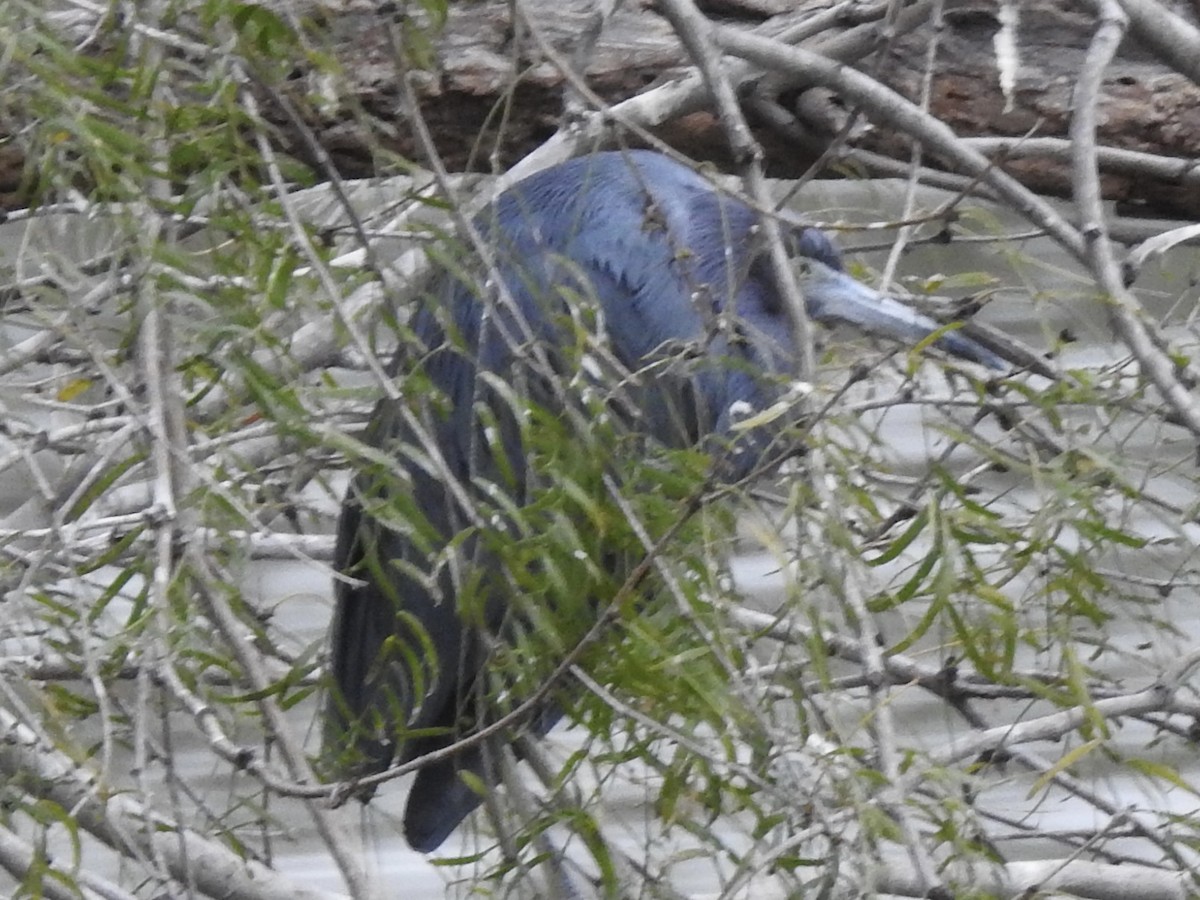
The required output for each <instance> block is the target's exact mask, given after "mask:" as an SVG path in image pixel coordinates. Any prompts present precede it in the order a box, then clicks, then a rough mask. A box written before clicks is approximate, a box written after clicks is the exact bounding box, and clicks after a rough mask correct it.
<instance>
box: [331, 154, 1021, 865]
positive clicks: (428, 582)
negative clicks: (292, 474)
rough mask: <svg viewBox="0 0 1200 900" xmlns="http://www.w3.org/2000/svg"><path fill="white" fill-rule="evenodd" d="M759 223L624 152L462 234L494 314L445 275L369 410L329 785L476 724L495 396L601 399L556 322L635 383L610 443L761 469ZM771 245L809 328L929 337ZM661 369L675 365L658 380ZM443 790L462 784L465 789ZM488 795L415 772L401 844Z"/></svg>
mask: <svg viewBox="0 0 1200 900" xmlns="http://www.w3.org/2000/svg"><path fill="white" fill-rule="evenodd" d="M758 221H759V216H758V214H757V213H756V212H755V211H754V210H752V209H751V208H750V207H748V206H747V205H745V204H744V203H742V202H740V201H739V200H737V199H735V198H733V197H732V196H730V195H728V194H726V193H724V192H721V191H719V190H717V189H715V188H714V187H713V185H712V184H711V183H710V182H709V181H708V180H706V179H705V178H704V177H702V176H701V175H699V174H697V173H696V172H695V171H693V170H692V169H690V168H688V167H687V166H685V165H682V164H680V163H678V162H674V161H673V160H671V159H669V158H667V157H666V156H663V155H661V154H658V153H653V152H648V151H637V150H635V151H625V152H608V153H597V154H594V155H591V156H587V157H582V158H579V159H574V160H571V161H570V162H566V163H563V164H561V165H557V166H554V167H552V168H549V169H546V170H544V171H542V172H539V173H537V174H535V175H533V176H531V177H530V178H528V179H526V180H525V181H522V182H520V183H519V184H517V185H516V186H515V187H513V188H511V189H510V190H508V191H507V192H506V193H504V194H503V195H502V196H501V197H500V198H499V200H498V201H497V202H496V203H495V204H494V205H493V206H492V207H491V208H490V209H489V210H487V211H485V212H484V213H483V214H481V215H480V216H479V217H478V219H477V221H476V225H477V227H478V229H479V231H480V233H481V234H482V235H483V237H484V238H485V240H486V241H487V242H488V244H489V245H490V246H491V247H492V248H493V249H494V253H495V261H494V265H495V268H494V270H493V276H494V277H495V276H498V277H499V279H501V280H502V281H503V287H504V288H505V289H506V292H507V296H504V292H499V293H500V294H501V296H499V298H493V299H485V297H487V296H491V295H493V294H496V293H498V292H497V290H496V289H497V287H498V285H497V284H496V283H495V282H494V281H493V282H492V283H491V284H490V285H489V284H487V283H483V284H481V283H480V281H478V280H476V281H474V282H472V281H471V280H470V279H467V278H465V277H463V275H462V271H461V268H460V269H458V271H456V272H455V273H454V274H451V273H450V272H449V271H447V273H445V274H444V275H443V276H442V278H441V281H440V286H439V287H438V288H437V289H436V290H435V291H433V292H432V293H431V295H430V297H429V298H428V299H427V300H425V301H424V302H422V303H421V304H419V305H418V308H417V310H416V311H415V312H414V313H413V315H412V317H411V319H410V320H409V322H408V327H409V328H410V329H411V332H412V340H411V341H410V345H409V346H408V347H405V348H402V349H401V351H400V353H399V356H398V361H397V363H396V364H395V367H396V368H397V369H399V368H403V369H404V371H405V373H406V375H408V376H409V377H410V380H408V381H406V382H405V384H406V385H416V384H418V383H420V384H421V385H423V388H422V391H421V392H422V393H423V394H424V396H420V397H411V396H405V397H404V398H403V399H402V400H385V401H383V402H381V403H380V404H379V406H378V407H377V409H376V410H375V413H374V416H373V419H372V421H371V424H370V427H369V429H368V436H367V439H366V441H367V443H368V444H369V445H371V446H372V447H374V448H375V449H376V450H377V451H378V452H377V453H376V456H375V460H374V462H372V463H370V464H366V465H364V467H363V468H362V469H361V470H360V471H359V472H358V474H357V475H356V477H355V479H354V481H353V483H352V485H351V487H350V489H349V492H348V494H347V497H346V501H345V504H344V507H343V510H342V516H341V521H340V523H339V527H338V540H337V550H336V555H335V562H334V565H335V567H336V569H337V570H338V571H339V572H340V573H341V577H339V579H338V581H337V584H336V594H337V609H336V612H335V616H334V620H333V628H332V660H331V671H332V681H333V687H332V690H331V695H330V702H329V704H328V708H327V711H326V720H325V745H326V750H325V753H326V758H327V759H332V760H333V761H332V762H331V764H330V769H331V773H332V774H333V775H335V776H337V777H345V778H352V777H361V776H363V775H367V774H371V773H375V772H379V771H382V770H384V769H386V768H387V767H388V766H389V765H391V764H392V763H393V762H400V763H404V762H408V761H411V760H414V759H417V758H418V757H420V756H422V755H424V754H427V753H429V752H431V751H437V750H442V749H444V748H446V747H449V746H450V745H452V744H453V743H454V742H455V741H456V740H458V739H460V738H462V737H463V736H464V735H468V734H470V733H472V731H474V730H476V729H477V728H478V727H480V724H481V723H487V722H488V721H490V720H494V718H495V716H496V715H497V713H496V712H495V711H494V710H489V709H488V708H487V706H488V702H489V701H488V700H486V699H484V692H483V691H482V690H481V689H480V684H481V681H480V679H481V673H482V671H483V670H484V668H485V664H486V661H487V658H488V652H489V651H488V650H487V645H488V643H489V633H490V635H491V636H495V635H497V634H502V633H503V628H502V625H501V622H502V620H503V618H504V616H505V613H506V612H507V611H508V607H509V606H510V602H509V601H510V600H511V599H512V598H511V597H508V598H507V599H506V596H505V588H504V586H503V584H502V582H503V579H502V578H500V577H498V576H496V577H495V578H494V581H495V582H496V586H495V588H494V589H493V592H492V596H490V597H489V599H488V600H487V603H486V610H485V612H484V613H483V615H482V617H481V618H482V621H476V622H472V623H467V622H464V621H463V618H462V615H461V610H460V609H459V607H458V604H457V603H456V591H457V590H458V589H459V586H461V584H462V583H463V579H464V578H470V577H471V576H470V574H469V573H468V574H464V572H463V568H464V566H465V567H466V568H468V569H469V568H470V567H472V566H474V567H476V568H478V567H479V566H484V567H488V566H491V567H493V568H494V567H496V566H497V565H498V564H499V563H498V562H497V560H496V559H495V557H494V556H491V557H490V556H489V555H488V553H487V552H483V551H480V549H479V547H478V546H474V548H473V549H472V543H471V537H470V534H471V529H472V526H473V524H476V522H475V520H474V519H473V518H472V516H473V514H474V513H473V511H472V509H471V507H472V505H473V504H475V503H477V502H480V501H483V500H486V499H488V496H487V495H488V493H489V491H491V492H492V495H493V496H492V498H491V499H492V502H493V506H492V508H496V507H495V504H494V492H495V490H496V489H497V486H502V487H501V490H502V491H503V492H504V493H505V494H506V495H507V496H508V497H509V498H510V499H511V502H512V503H513V504H515V505H516V506H518V507H519V506H520V504H521V503H522V502H523V501H524V499H525V497H524V493H525V490H526V477H527V474H528V473H527V472H526V471H525V462H526V457H525V453H524V448H523V447H522V442H521V437H520V427H519V425H518V423H517V422H516V420H515V419H514V418H513V416H514V413H513V412H512V404H511V399H506V398H505V397H504V396H503V393H504V392H503V389H502V388H501V387H498V386H497V384H496V381H497V379H496V376H499V379H500V380H501V381H502V382H503V385H505V386H507V387H508V388H509V389H512V390H520V389H523V390H527V391H529V392H532V393H533V394H536V395H537V396H535V397H533V398H532V399H533V400H535V401H536V402H540V403H545V404H548V405H551V406H554V405H555V404H560V405H561V404H563V403H565V402H568V401H565V400H563V399H562V397H561V394H558V395H556V393H555V389H554V387H553V384H552V381H553V377H554V375H555V374H556V373H557V375H558V376H559V382H560V383H561V381H563V380H564V379H569V378H570V377H571V376H572V375H573V374H574V375H576V376H578V375H580V374H582V375H583V376H584V380H585V381H587V380H588V379H590V380H591V382H592V383H596V382H598V381H602V380H603V378H604V374H603V372H601V371H592V372H584V371H582V370H584V369H587V368H588V364H587V362H586V361H584V360H581V359H576V363H577V364H578V363H582V365H577V368H576V371H575V372H574V373H572V372H564V371H562V370H563V367H564V365H565V363H564V361H563V360H564V359H565V358H566V357H563V356H562V355H561V354H556V349H557V348H558V347H560V346H561V345H562V344H564V343H565V342H567V341H568V340H572V341H573V340H576V336H575V332H574V331H572V330H571V329H572V328H573V327H574V326H573V325H572V324H571V323H572V322H573V321H576V320H573V319H572V315H575V316H576V317H578V309H577V308H576V307H578V306H579V305H584V306H587V305H589V304H590V307H591V308H592V309H593V310H594V317H593V319H592V320H591V321H592V322H593V324H594V325H595V327H596V329H597V330H598V331H599V332H600V333H601V334H602V338H603V339H604V340H606V346H607V347H608V348H609V350H610V351H611V354H612V356H613V357H615V358H616V360H618V361H619V364H620V367H623V369H624V370H625V373H626V375H627V376H629V373H640V378H634V377H627V378H626V379H625V380H626V381H627V382H628V383H629V384H630V385H634V387H630V388H629V391H628V392H627V393H626V394H625V399H624V404H625V408H626V410H627V411H630V412H631V414H632V415H631V418H630V421H631V422H632V423H633V424H632V425H631V426H630V427H632V428H635V429H640V430H641V431H642V432H643V433H644V434H646V435H647V436H648V437H649V438H651V439H653V440H655V441H658V442H659V443H661V444H662V445H665V446H667V447H676V448H678V447H688V446H693V447H701V448H704V449H709V448H712V450H713V453H714V454H715V455H716V456H717V457H719V459H718V460H717V466H718V470H719V473H720V476H721V477H722V478H724V479H726V480H736V479H739V478H741V477H743V476H745V475H746V474H748V473H749V472H750V471H751V470H753V469H754V468H755V467H756V465H757V464H759V463H760V462H761V461H763V454H764V450H765V449H766V447H767V446H768V445H770V443H771V440H772V434H771V429H770V428H768V427H755V428H749V429H746V428H738V427H737V423H738V422H739V421H745V419H746V418H747V416H750V415H753V413H754V412H756V411H761V410H763V409H766V408H767V407H769V406H770V405H771V404H773V403H775V402H776V401H777V400H778V399H779V398H780V397H781V396H782V395H783V392H784V391H785V390H786V385H787V382H788V380H789V376H791V377H792V378H794V376H795V374H796V362H795V360H796V356H795V352H794V338H793V334H792V330H793V329H792V324H791V319H790V318H789V315H788V312H787V310H786V309H785V307H784V304H783V302H782V300H781V297H780V292H779V290H778V289H777V287H776V283H775V280H774V276H773V271H772V268H771V265H770V263H769V260H768V259H767V257H766V254H765V253H764V252H763V251H764V247H763V244H762V241H761V240H759V239H758V233H759V230H758V228H757V222H758ZM785 232H786V235H787V240H788V241H789V244H790V247H791V249H792V250H793V251H794V252H795V255H796V256H797V257H799V264H798V266H797V268H798V270H799V283H800V285H801V287H802V290H803V294H804V298H805V302H806V305H807V309H808V315H809V316H810V317H811V318H812V319H814V320H816V321H818V322H822V323H839V322H841V323H848V324H850V325H853V326H856V327H858V328H860V329H863V330H866V331H869V332H873V333H876V334H882V335H887V336H890V337H892V338H894V339H898V340H900V341H906V342H915V341H919V340H921V339H923V338H926V337H928V336H929V335H930V334H932V333H933V332H935V331H937V330H938V328H939V326H938V324H937V323H936V322H934V321H932V320H930V319H928V318H925V317H924V316H921V315H919V314H918V313H916V312H914V311H912V310H910V309H909V308H907V307H905V306H903V305H902V304H900V303H898V302H897V301H895V300H893V299H891V298H888V297H884V296H882V295H880V294H879V293H877V292H875V291H872V290H870V289H869V288H867V287H865V286H863V285H862V284H860V283H859V282H857V281H855V280H854V279H852V278H851V277H850V276H848V275H847V274H846V273H845V272H844V271H843V266H842V260H841V255H840V253H839V252H838V250H837V249H836V248H835V246H834V245H833V243H832V242H831V241H830V239H829V238H828V237H827V236H826V235H825V234H824V233H823V232H821V231H819V230H817V229H815V228H805V227H793V226H789V227H788V228H786V229H785ZM447 268H448V269H449V268H450V266H448V267H447ZM935 345H936V346H937V347H939V348H941V349H942V350H944V351H946V352H948V353H951V354H953V355H956V356H959V357H962V358H965V359H967V360H971V361H973V362H976V363H980V364H982V365H984V366H987V367H990V368H996V369H999V368H1003V363H1002V362H1001V361H1000V360H999V359H998V358H997V357H996V356H995V355H994V354H992V353H991V352H990V351H989V350H987V349H986V348H984V347H983V346H981V345H980V344H978V343H976V342H975V341H973V340H971V339H969V338H966V337H964V336H962V335H960V334H956V333H953V332H950V333H945V334H942V335H940V336H939V337H938V338H937V339H936V341H935ZM678 359H684V360H687V361H689V362H688V363H687V364H686V365H682V366H675V367H674V368H672V366H671V365H670V362H671V360H678ZM547 360H549V362H547ZM547 366H549V369H548V368H547ZM592 368H593V369H595V368H597V367H596V366H594V364H593V366H592ZM413 373H417V375H419V376H421V377H423V379H424V381H420V382H418V381H417V380H411V379H412V376H413ZM681 373H682V374H681ZM394 374H395V373H394ZM576 381H578V378H577V379H576ZM639 385H640V386H639ZM616 405H618V406H619V405H620V404H619V403H618V404H616ZM497 434H498V435H499V436H498V438H497ZM767 461H768V462H769V460H767ZM389 470H390V471H389ZM398 493H402V494H403V495H404V496H403V497H400V498H397V496H396V495H397V494H398ZM448 547H453V548H455V550H454V552H455V553H457V554H458V555H457V556H456V557H455V556H454V555H453V553H451V554H449V555H448V554H447V548H448ZM435 557H437V558H438V559H439V562H438V563H436V564H435V563H433V562H432V561H431V560H433V559H434V558H435ZM451 559H454V560H457V563H456V564H455V563H452V562H448V560H451ZM602 564H606V565H612V564H614V563H613V562H612V560H611V559H609V558H608V557H605V559H604V560H603V561H602ZM489 574H491V575H494V574H495V573H494V572H489V571H484V572H482V573H481V572H478V571H477V572H475V575H476V576H479V575H482V576H483V577H484V578H485V579H486V578H488V577H489ZM558 717H559V711H558V708H557V707H555V706H552V705H550V704H547V705H546V707H545V708H544V709H543V710H542V711H541V713H540V715H539V716H538V717H536V720H535V721H534V722H532V723H527V728H528V730H529V731H531V732H533V733H535V734H539V735H540V734H544V733H545V732H546V731H547V730H549V728H550V727H551V726H552V725H553V724H554V722H555V720H556V719H557V718H558ZM493 755H494V754H493ZM462 772H468V773H472V774H473V775H474V776H475V779H474V780H475V785H474V786H472V785H471V784H469V783H468V781H470V780H471V779H468V780H467V781H464V780H463V779H462V778H461V777H460V773H462ZM496 781H497V775H496V774H495V771H494V765H493V762H492V761H489V757H488V754H487V753H485V751H484V749H483V748H481V747H480V746H478V745H476V746H474V747H471V748H469V749H466V750H463V751H461V752H459V753H457V754H454V755H450V756H448V757H446V758H443V759H441V760H439V761H436V762H433V763H431V764H428V765H426V766H424V767H422V768H420V769H419V771H418V772H417V776H416V780H415V783H414V785H413V788H412V791H411V793H410V795H409V798H408V802H407V808H406V811H405V817H404V827H405V835H406V838H407V840H408V842H409V843H410V844H411V845H412V846H413V847H414V848H415V849H417V850H420V851H424V852H428V851H431V850H433V849H435V848H437V847H438V846H439V845H440V844H441V843H442V842H443V841H444V840H445V839H446V837H448V836H449V834H450V833H451V832H452V831H453V830H454V829H455V828H456V827H457V826H458V824H459V823H460V822H461V821H462V820H463V818H464V817H465V816H467V815H468V814H469V813H470V812H471V811H472V810H473V809H474V808H475V807H476V806H477V805H478V804H479V802H480V799H481V798H480V795H479V792H478V787H479V785H481V784H482V785H493V784H495V783H496Z"/></svg>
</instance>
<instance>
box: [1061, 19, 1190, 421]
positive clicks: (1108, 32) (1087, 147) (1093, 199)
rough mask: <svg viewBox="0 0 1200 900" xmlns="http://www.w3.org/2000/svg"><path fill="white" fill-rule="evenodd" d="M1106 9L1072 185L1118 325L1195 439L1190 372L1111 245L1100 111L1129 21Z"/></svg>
mask: <svg viewBox="0 0 1200 900" xmlns="http://www.w3.org/2000/svg"><path fill="white" fill-rule="evenodd" d="M1101 8H1102V14H1101V18H1100V25H1099V27H1098V28H1097V29H1096V34H1095V36H1094V37H1093V39H1092V44H1091V46H1090V47H1089V48H1088V53H1087V56H1086V57H1085V59H1084V66H1083V69H1082V70H1081V72H1080V73H1079V79H1078V81H1077V83H1076V87H1075V102H1074V109H1075V112H1074V114H1073V115H1072V117H1071V125H1070V130H1069V135H1070V138H1071V143H1072V147H1073V149H1074V154H1073V157H1074V160H1073V164H1072V181H1073V183H1074V186H1075V204H1076V206H1077V207H1078V208H1079V220H1080V223H1081V225H1082V233H1083V236H1084V238H1085V240H1086V242H1087V248H1086V249H1087V255H1086V259H1085V261H1086V262H1087V263H1088V265H1089V267H1090V268H1091V270H1092V273H1093V274H1094V275H1095V277H1096V280H1097V281H1099V282H1100V286H1101V287H1102V288H1103V289H1104V290H1105V292H1106V293H1107V294H1108V295H1109V298H1110V300H1111V310H1110V312H1111V315H1112V318H1113V321H1114V324H1115V325H1116V326H1117V329H1118V331H1119V332H1120V333H1121V336H1122V337H1123V338H1124V339H1125V341H1126V342H1127V343H1128V344H1129V345H1130V348H1131V349H1132V350H1133V352H1134V355H1135V356H1136V357H1137V359H1138V362H1139V363H1141V365H1142V368H1143V369H1144V370H1146V372H1147V374H1148V375H1149V377H1150V380H1151V381H1153V382H1154V384H1155V386H1156V387H1157V388H1158V389H1159V391H1160V392H1162V394H1163V395H1164V396H1165V397H1166V399H1167V402H1168V403H1170V404H1171V406H1172V407H1173V408H1174V409H1175V411H1176V412H1177V413H1178V414H1179V415H1180V417H1181V418H1182V420H1183V424H1185V425H1186V426H1187V427H1188V428H1189V429H1190V430H1191V431H1192V432H1193V433H1195V434H1200V403H1197V401H1196V398H1195V397H1194V396H1193V395H1192V393H1191V391H1189V390H1188V389H1187V388H1186V387H1184V385H1183V383H1182V382H1181V380H1180V375H1188V374H1189V373H1188V372H1187V370H1186V368H1185V369H1184V371H1183V372H1177V371H1176V366H1175V364H1174V363H1173V362H1172V361H1171V359H1170V358H1169V357H1168V356H1167V355H1166V354H1165V353H1163V352H1162V351H1161V350H1159V348H1158V347H1157V346H1155V343H1156V336H1155V335H1153V334H1151V332H1150V330H1149V329H1148V328H1147V326H1146V323H1145V321H1144V313H1143V311H1142V309H1141V305H1140V304H1139V303H1138V301H1137V299H1136V298H1135V297H1134V296H1133V295H1132V294H1131V293H1130V292H1129V291H1128V290H1127V289H1126V287H1125V285H1124V282H1123V279H1122V274H1121V267H1120V266H1119V265H1118V264H1117V261H1116V258H1115V256H1114V254H1113V248H1112V243H1111V242H1110V241H1109V239H1108V233H1107V230H1106V226H1105V221H1104V206H1103V200H1102V196H1101V192H1100V173H1099V170H1098V168H1097V163H1096V126H1097V122H1096V111H1097V108H1098V106H1099V102H1100V93H1101V90H1102V87H1103V80H1104V72H1105V70H1106V69H1107V68H1108V64H1109V62H1110V61H1111V60H1112V57H1113V56H1114V55H1115V54H1116V51H1117V47H1118V46H1119V45H1120V43H1121V39H1122V37H1123V36H1124V33H1125V25H1126V24H1127V20H1126V18H1125V15H1124V13H1122V12H1121V7H1120V6H1119V5H1118V4H1117V3H1116V0H1103V4H1102V7H1101ZM1192 380H1193V381H1194V380H1195V379H1192Z"/></svg>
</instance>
